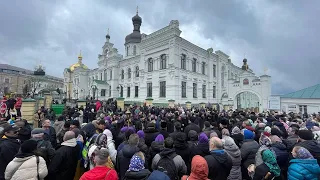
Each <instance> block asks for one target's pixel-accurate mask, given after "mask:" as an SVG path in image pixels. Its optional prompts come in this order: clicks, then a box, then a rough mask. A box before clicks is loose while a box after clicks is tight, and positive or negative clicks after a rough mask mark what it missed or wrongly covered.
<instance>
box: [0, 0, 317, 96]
mask: <svg viewBox="0 0 320 180" xmlns="http://www.w3.org/2000/svg"><path fill="white" fill-rule="evenodd" d="M136 6H139V15H140V16H141V17H142V20H143V22H142V27H141V31H142V32H143V33H146V34H149V33H152V32H154V31H156V30H158V29H160V28H162V27H164V26H167V25H168V24H169V22H170V20H179V22H180V29H181V30H182V34H181V36H182V37H183V38H186V39H187V40H189V41H190V42H193V43H195V44H196V45H198V46H200V47H202V48H204V49H207V48H210V47H212V48H213V49H214V50H221V51H223V52H225V53H226V54H228V55H230V57H231V59H232V62H233V63H234V64H236V65H238V66H241V65H242V59H243V57H244V56H245V57H246V58H247V59H248V63H249V66H250V68H251V69H253V70H254V72H255V73H256V74H257V75H262V74H263V73H264V68H268V69H269V71H268V74H269V75H271V76H272V93H273V94H285V93H289V92H292V91H295V90H299V89H302V88H305V87H308V86H312V85H315V84H318V83H319V82H320V75H319V70H320V69H319V68H320V53H319V48H320V33H319V32H320V21H319V17H320V1H317V0H311V1H291V0H286V1H285V0H283V1H276V0H270V1H263V0H245V1H243V0H219V1H218V0H175V1H172V0H116V1H114V0H110V1H107V0H59V1H58V0H57V1H54V0H46V1H45V0H25V1H21V0H8V1H0V63H7V64H11V65H15V66H19V67H23V68H28V69H33V68H34V67H35V66H36V65H37V64H39V63H40V62H41V63H42V64H43V65H44V66H45V67H46V71H47V73H48V74H50V75H55V76H59V77H62V76H63V75H62V74H63V70H64V68H66V67H69V66H70V65H71V64H73V63H76V62H77V55H78V53H79V51H80V50H82V54H83V63H85V64H86V65H87V66H89V68H95V67H97V61H98V54H99V53H101V51H102V46H103V44H104V42H105V35H106V33H107V29H108V28H110V36H111V42H113V43H114V44H115V47H116V48H118V49H119V52H120V53H121V54H123V52H124V45H123V44H124V39H125V36H126V35H128V34H130V33H131V32H132V28H133V27H132V22H131V18H132V16H134V15H135V12H136Z"/></svg>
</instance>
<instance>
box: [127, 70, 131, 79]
mask: <svg viewBox="0 0 320 180" xmlns="http://www.w3.org/2000/svg"><path fill="white" fill-rule="evenodd" d="M130 78H131V68H129V69H128V79H130Z"/></svg>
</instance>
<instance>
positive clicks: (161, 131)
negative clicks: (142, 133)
mask: <svg viewBox="0 0 320 180" xmlns="http://www.w3.org/2000/svg"><path fill="white" fill-rule="evenodd" d="M159 132H160V134H162V135H163V137H164V139H166V138H167V137H169V133H168V132H167V130H165V129H160V130H159Z"/></svg>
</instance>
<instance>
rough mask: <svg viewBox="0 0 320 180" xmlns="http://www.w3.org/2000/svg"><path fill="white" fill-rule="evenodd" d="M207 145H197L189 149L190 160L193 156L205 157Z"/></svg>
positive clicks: (207, 152)
mask: <svg viewBox="0 0 320 180" xmlns="http://www.w3.org/2000/svg"><path fill="white" fill-rule="evenodd" d="M209 154H210V152H209V143H198V144H197V145H196V146H194V147H193V148H191V159H192V157H193V156H195V155H200V156H202V157H205V156H206V155H209Z"/></svg>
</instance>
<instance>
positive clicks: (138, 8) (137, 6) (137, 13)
mask: <svg viewBox="0 0 320 180" xmlns="http://www.w3.org/2000/svg"><path fill="white" fill-rule="evenodd" d="M138 13H139V7H138V6H137V15H138Z"/></svg>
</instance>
